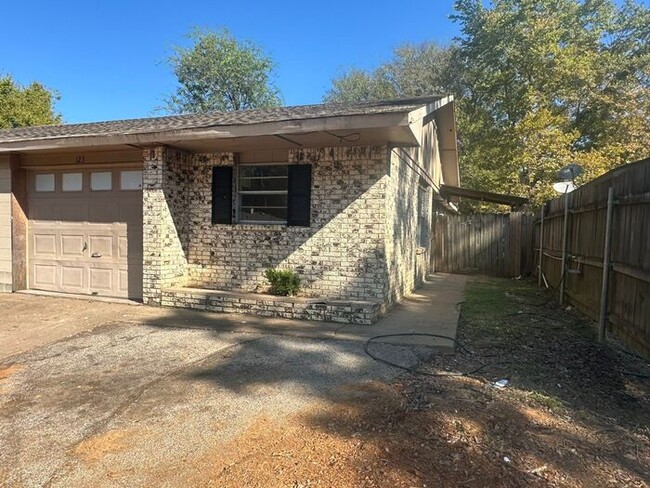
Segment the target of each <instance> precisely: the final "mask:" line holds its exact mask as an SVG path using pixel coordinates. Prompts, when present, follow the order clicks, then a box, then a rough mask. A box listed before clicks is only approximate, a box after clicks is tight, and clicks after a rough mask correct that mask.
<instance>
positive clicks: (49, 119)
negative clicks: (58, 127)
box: [0, 75, 61, 129]
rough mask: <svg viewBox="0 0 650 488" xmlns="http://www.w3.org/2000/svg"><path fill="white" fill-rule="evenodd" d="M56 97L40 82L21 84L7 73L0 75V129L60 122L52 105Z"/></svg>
mask: <svg viewBox="0 0 650 488" xmlns="http://www.w3.org/2000/svg"><path fill="white" fill-rule="evenodd" d="M58 99H59V96H58V95H57V94H56V93H55V92H53V91H51V90H48V89H47V88H45V87H44V86H43V85H41V84H40V83H36V82H34V83H32V84H30V85H28V86H21V85H20V84H18V83H16V82H15V81H14V80H13V78H12V77H11V76H9V75H6V76H0V129H12V128H14V127H24V126H30V125H54V124H60V123H61V116H60V115H59V114H58V113H56V112H55V111H54V107H53V105H54V102H56V101H57V100H58Z"/></svg>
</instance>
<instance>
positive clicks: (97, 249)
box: [88, 235, 114, 260]
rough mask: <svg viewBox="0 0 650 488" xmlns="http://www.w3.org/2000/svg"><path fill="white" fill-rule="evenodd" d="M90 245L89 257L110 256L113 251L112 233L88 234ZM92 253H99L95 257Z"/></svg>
mask: <svg viewBox="0 0 650 488" xmlns="http://www.w3.org/2000/svg"><path fill="white" fill-rule="evenodd" d="M88 241H89V245H90V254H91V259H103V260H105V259H107V258H112V257H113V255H114V253H113V236H112V235H107V236H106V235H104V236H102V235H90V236H88ZM93 254H99V255H100V256H99V257H97V258H93V257H92V255H93Z"/></svg>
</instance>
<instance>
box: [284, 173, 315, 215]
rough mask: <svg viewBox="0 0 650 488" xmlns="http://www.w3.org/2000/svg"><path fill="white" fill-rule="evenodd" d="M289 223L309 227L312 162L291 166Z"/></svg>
mask: <svg viewBox="0 0 650 488" xmlns="http://www.w3.org/2000/svg"><path fill="white" fill-rule="evenodd" d="M288 184H289V194H288V197H287V200H288V208H287V225H291V226H297V227H309V224H310V218H311V164H292V165H290V166H289V181H288Z"/></svg>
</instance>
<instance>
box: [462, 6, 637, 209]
mask: <svg viewBox="0 0 650 488" xmlns="http://www.w3.org/2000/svg"><path fill="white" fill-rule="evenodd" d="M456 10H457V14H456V16H455V20H456V21H457V22H459V23H460V25H461V30H462V37H461V39H460V41H459V54H460V57H461V59H462V62H463V80H462V86H461V90H460V91H459V92H458V95H459V108H460V110H459V112H460V113H461V115H460V121H459V127H460V138H461V141H462V149H463V153H462V160H461V172H462V175H463V179H464V184H465V185H466V186H470V187H475V188H482V189H488V188H492V189H493V190H494V191H500V192H504V193H514V194H517V195H520V196H525V197H528V198H531V199H532V200H533V201H534V202H537V203H539V202H541V201H543V200H545V199H547V198H549V197H552V196H554V195H555V194H554V192H553V190H552V189H551V185H552V182H553V180H554V178H555V176H556V173H557V170H558V169H559V168H561V167H562V166H564V165H566V164H568V163H569V162H577V163H578V164H581V165H582V166H583V167H584V168H585V178H586V179H590V178H593V177H596V176H598V175H600V174H602V173H603V172H605V171H607V170H609V169H611V168H612V167H614V166H617V165H619V164H622V163H624V162H626V161H631V160H635V159H640V158H642V157H644V156H647V146H646V147H644V140H645V139H646V138H647V135H648V133H649V132H650V119H649V118H648V113H649V111H650V88H649V85H648V80H649V76H650V71H649V67H650V57H649V51H648V49H649V48H648V36H649V33H650V17H649V14H648V9H646V8H644V7H641V6H639V5H635V4H634V3H632V2H628V3H627V4H625V5H624V6H623V7H622V8H620V9H617V8H616V6H615V5H614V3H613V2H611V1H609V0H599V1H584V2H581V1H577V0H534V1H533V0H520V1H513V0H497V1H494V2H493V3H492V7H491V8H487V7H485V6H483V4H482V2H480V1H479V0H459V1H457V2H456Z"/></svg>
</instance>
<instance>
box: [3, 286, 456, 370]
mask: <svg viewBox="0 0 650 488" xmlns="http://www.w3.org/2000/svg"><path fill="white" fill-rule="evenodd" d="M466 281H467V277H466V276H463V275H449V274H437V275H431V276H429V278H428V281H427V283H425V284H424V285H423V286H422V287H420V288H419V289H418V290H417V291H416V292H415V293H414V294H412V295H410V296H409V297H408V298H407V299H405V300H403V301H402V302H401V303H400V304H399V305H397V306H396V307H395V308H394V309H393V310H391V311H390V312H389V313H388V315H387V316H386V317H384V318H383V319H381V320H380V321H379V322H377V323H376V324H374V325H371V326H368V325H347V324H346V325H343V324H339V323H331V322H308V321H298V320H288V319H274V318H264V317H256V316H249V315H237V314H221V313H211V312H201V311H194V310H184V309H173V308H158V307H147V306H143V305H132V304H127V303H124V302H122V303H107V302H106V301H99V300H93V299H74V298H68V297H63V296H36V295H28V294H21V293H19V294H6V295H0V309H2V310H3V311H4V314H5V316H4V319H3V320H2V321H0V358H6V357H9V356H13V355H15V354H19V353H21V352H25V351H29V350H32V349H34V348H37V347H41V346H44V345H46V344H50V343H54V342H57V341H60V340H62V339H65V338H67V337H72V336H74V335H77V334H80V333H84V332H87V331H90V330H93V329H95V328H97V327H102V326H109V325H116V324H133V325H151V326H156V327H170V328H189V329H195V328H196V329H207V330H211V331H214V332H241V333H255V334H265V335H268V334H271V335H284V336H293V337H304V338H317V339H338V340H349V341H366V340H368V339H369V338H370V337H374V336H378V335H387V334H410V333H412V334H438V335H444V336H450V337H454V338H455V337H456V327H457V324H458V308H457V306H456V305H457V303H458V302H460V301H462V300H463V294H464V290H465V284H466ZM377 342H386V343H394V344H414V345H424V346H433V347H435V348H436V349H438V350H440V351H441V352H448V351H450V350H451V345H452V342H451V341H449V340H444V339H435V338H431V337H422V336H413V337H407V336H403V337H397V338H381V339H378V340H377Z"/></svg>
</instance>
